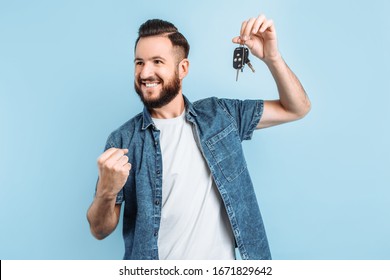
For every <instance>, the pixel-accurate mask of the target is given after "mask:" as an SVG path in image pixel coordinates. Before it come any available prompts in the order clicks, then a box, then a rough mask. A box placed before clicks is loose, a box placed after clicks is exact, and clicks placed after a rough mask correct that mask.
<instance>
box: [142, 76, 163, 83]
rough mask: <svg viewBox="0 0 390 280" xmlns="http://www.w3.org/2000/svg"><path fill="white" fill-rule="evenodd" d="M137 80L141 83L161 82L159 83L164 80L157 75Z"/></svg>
mask: <svg viewBox="0 0 390 280" xmlns="http://www.w3.org/2000/svg"><path fill="white" fill-rule="evenodd" d="M137 81H138V83H139V84H142V83H147V82H159V83H161V82H162V80H161V79H160V78H159V77H157V76H154V77H147V78H145V79H141V78H138V79H137Z"/></svg>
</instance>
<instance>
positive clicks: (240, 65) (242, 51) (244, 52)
mask: <svg viewBox="0 0 390 280" xmlns="http://www.w3.org/2000/svg"><path fill="white" fill-rule="evenodd" d="M245 64H248V66H249V68H250V69H251V70H252V72H255V69H254V68H253V66H252V64H251V63H250V60H249V50H248V48H246V47H244V46H243V45H240V46H239V47H237V48H235V50H234V53H233V68H234V69H237V74H236V81H238V74H239V73H240V70H241V72H243V71H244V66H245Z"/></svg>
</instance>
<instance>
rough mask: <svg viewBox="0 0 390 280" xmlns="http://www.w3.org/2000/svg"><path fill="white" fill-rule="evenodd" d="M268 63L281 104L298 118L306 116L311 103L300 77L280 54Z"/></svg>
mask: <svg viewBox="0 0 390 280" xmlns="http://www.w3.org/2000/svg"><path fill="white" fill-rule="evenodd" d="M266 64H267V66H268V68H269V69H270V71H271V73H272V76H273V77H274V79H275V82H276V85H277V88H278V92H279V102H280V105H281V106H282V107H283V109H284V110H285V111H286V112H288V113H289V114H292V115H294V116H296V118H302V117H303V116H305V115H306V114H307V113H308V112H309V110H310V106H311V105H310V100H309V98H308V96H307V95H306V92H305V89H304V88H303V86H302V84H301V83H300V81H299V80H298V78H297V77H296V76H295V74H294V73H293V72H292V71H291V69H290V68H289V67H288V65H287V64H286V63H285V61H284V60H283V58H282V57H281V56H280V55H279V56H277V57H276V58H274V59H272V60H270V61H266Z"/></svg>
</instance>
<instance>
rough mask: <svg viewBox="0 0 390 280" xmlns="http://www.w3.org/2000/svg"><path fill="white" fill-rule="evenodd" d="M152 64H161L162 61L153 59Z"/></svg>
mask: <svg viewBox="0 0 390 280" xmlns="http://www.w3.org/2000/svg"><path fill="white" fill-rule="evenodd" d="M153 62H154V64H162V63H163V61H162V60H160V59H155V60H153Z"/></svg>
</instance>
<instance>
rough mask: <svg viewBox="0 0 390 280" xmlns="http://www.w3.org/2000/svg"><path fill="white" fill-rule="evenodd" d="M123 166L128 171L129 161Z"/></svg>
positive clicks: (129, 167) (129, 168)
mask: <svg viewBox="0 0 390 280" xmlns="http://www.w3.org/2000/svg"><path fill="white" fill-rule="evenodd" d="M123 168H124V169H125V170H127V171H130V170H131V163H130V162H128V163H126V164H125V165H124V166H123Z"/></svg>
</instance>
